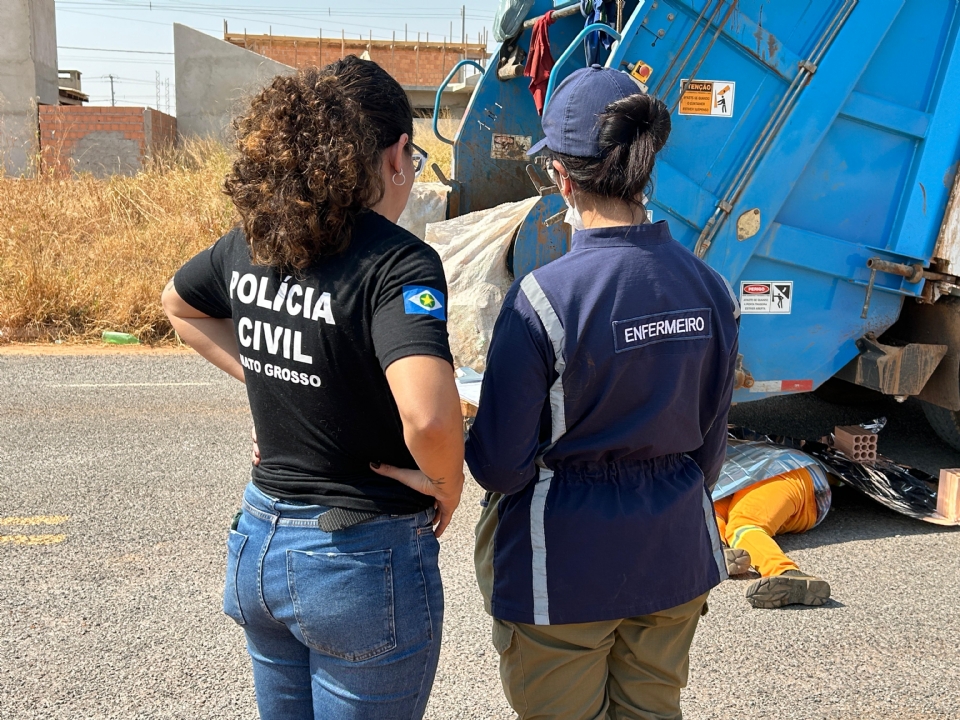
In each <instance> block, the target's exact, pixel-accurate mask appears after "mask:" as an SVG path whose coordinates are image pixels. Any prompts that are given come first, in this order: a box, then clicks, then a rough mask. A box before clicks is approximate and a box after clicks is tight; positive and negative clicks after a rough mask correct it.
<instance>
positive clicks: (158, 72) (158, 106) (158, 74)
mask: <svg viewBox="0 0 960 720" xmlns="http://www.w3.org/2000/svg"><path fill="white" fill-rule="evenodd" d="M156 107H157V110H159V109H160V71H159V70H157V106H156Z"/></svg>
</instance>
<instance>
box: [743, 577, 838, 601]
mask: <svg viewBox="0 0 960 720" xmlns="http://www.w3.org/2000/svg"><path fill="white" fill-rule="evenodd" d="M829 597H830V585H829V583H827V581H826V580H821V579H820V578H818V577H814V576H813V575H807V574H806V573H803V572H800V571H799V570H787V571H786V572H785V573H783V574H782V575H774V576H773V577H764V578H760V579H759V580H755V581H754V582H752V583H750V587H748V588H747V601H748V602H749V603H750V604H751V605H753V606H754V607H755V608H764V609H772V608H779V607H783V606H784V605H823V604H824V603H825V602H826V601H827V598H829Z"/></svg>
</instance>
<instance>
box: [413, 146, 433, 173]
mask: <svg viewBox="0 0 960 720" xmlns="http://www.w3.org/2000/svg"><path fill="white" fill-rule="evenodd" d="M410 147H412V148H413V155H412V157H413V176H414V177H415V178H418V177H420V173H422V172H423V171H424V170H425V169H426V167H427V161H428V160H429V159H430V155H429V154H428V153H427V151H426V150H424V149H423V148H422V147H420V146H419V145H416V144H415V143H414V142H413V141H412V140H411V141H410Z"/></svg>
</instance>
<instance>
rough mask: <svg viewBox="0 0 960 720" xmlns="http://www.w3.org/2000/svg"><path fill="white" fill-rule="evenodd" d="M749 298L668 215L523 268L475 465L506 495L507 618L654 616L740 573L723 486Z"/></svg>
mask: <svg viewBox="0 0 960 720" xmlns="http://www.w3.org/2000/svg"><path fill="white" fill-rule="evenodd" d="M738 317H739V307H738V305H737V301H736V298H735V297H734V295H733V293H732V291H731V290H730V286H729V285H728V284H727V282H726V281H725V280H724V279H723V278H722V277H721V276H720V275H719V274H718V273H717V272H715V271H714V270H713V269H711V268H710V267H709V266H707V265H706V264H705V263H704V262H702V261H701V260H699V259H698V258H697V257H695V256H694V255H693V254H692V253H691V252H690V251H689V250H687V249H686V248H684V247H683V246H682V245H680V244H679V243H678V242H676V241H675V240H674V239H673V238H672V237H671V236H670V231H669V228H668V226H667V224H666V223H665V222H658V223H655V224H652V225H639V226H633V227H618V228H605V229H597V230H585V231H581V232H577V233H576V234H575V235H574V237H573V243H572V248H571V251H570V252H569V253H568V254H567V255H565V256H564V257H562V258H560V259H559V260H556V261H554V262H552V263H550V264H549V265H546V266H544V267H542V268H539V269H538V270H536V271H534V272H533V273H531V274H530V275H527V276H525V277H524V278H522V279H521V280H519V281H517V282H516V283H515V284H514V286H513V287H512V288H511V290H510V292H509V293H508V294H507V296H506V298H505V300H504V303H503V308H502V310H501V313H500V316H499V319H498V320H497V324H496V327H495V330H494V333H493V339H492V342H491V345H490V350H489V354H488V358H487V367H486V373H485V375H484V379H483V386H482V391H481V397H480V408H479V412H478V414H477V418H476V421H475V424H474V426H473V428H472V430H471V432H470V436H469V439H468V443H467V463H468V464H469V467H470V470H471V472H472V473H473V476H474V477H475V478H476V480H477V482H479V483H480V485H482V486H483V487H484V488H486V489H487V490H489V491H492V492H493V493H499V494H502V495H503V497H497V496H494V501H495V502H496V503H497V510H496V511H497V525H496V531H495V534H494V550H493V586H492V597H491V598H488V599H489V600H490V605H491V609H492V612H493V615H494V616H495V617H497V618H500V619H502V620H508V621H513V622H523V623H537V624H563V623H579V622H592V621H599V620H610V619H616V618H625V617H632V616H636V615H644V614H648V613H652V612H656V611H659V610H663V609H666V608H670V607H674V606H676V605H679V604H682V603H685V602H688V601H690V600H692V599H694V598H696V597H697V596H699V595H701V594H703V593H705V592H706V591H707V590H709V589H710V588H712V587H714V586H715V585H717V584H718V583H719V582H720V581H721V580H722V579H724V578H725V577H726V572H725V565H724V562H723V553H722V549H721V546H720V539H719V534H718V532H717V526H716V520H715V518H714V514H713V505H712V503H711V501H710V496H709V488H710V487H712V485H713V484H714V483H715V482H716V481H717V478H718V476H719V473H720V467H721V465H722V464H723V460H724V453H725V450H726V435H727V413H728V410H729V406H730V398H731V395H732V392H733V384H734V370H735V365H736V361H737V335H738Z"/></svg>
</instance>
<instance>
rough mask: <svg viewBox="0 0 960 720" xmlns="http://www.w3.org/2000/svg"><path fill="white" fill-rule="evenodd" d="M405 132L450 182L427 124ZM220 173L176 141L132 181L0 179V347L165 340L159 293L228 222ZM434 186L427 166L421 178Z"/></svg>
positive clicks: (168, 337) (204, 150) (223, 155)
mask: <svg viewBox="0 0 960 720" xmlns="http://www.w3.org/2000/svg"><path fill="white" fill-rule="evenodd" d="M416 123H417V127H416V131H415V132H416V142H417V144H418V145H421V146H422V147H423V149H424V150H426V151H427V152H428V153H429V155H430V162H429V165H430V166H432V165H433V163H437V164H438V165H439V166H440V167H441V169H442V171H443V172H444V173H447V174H448V175H449V172H450V158H451V147H450V146H449V145H445V144H444V143H441V142H440V141H439V140H437V139H436V138H435V137H434V135H433V131H432V129H431V127H430V121H428V120H417V121H416ZM441 126H442V127H443V130H444V132H445V134H446V135H447V136H448V137H449V136H451V135H452V134H453V133H454V132H455V131H456V122H455V121H452V120H442V121H441ZM229 164H230V156H229V153H228V151H227V150H226V149H224V148H223V147H221V146H220V145H218V144H215V143H211V142H186V143H184V144H182V145H181V146H180V147H179V148H178V149H177V150H175V151H172V152H171V153H169V154H167V155H166V156H164V157H161V158H158V159H156V160H154V161H153V162H152V163H151V164H150V165H149V167H147V168H146V169H144V170H143V171H142V172H140V173H138V174H137V175H136V176H134V177H121V176H115V177H112V178H109V179H104V180H98V179H96V178H93V177H91V176H89V175H87V176H79V177H73V178H62V177H57V176H55V175H52V174H43V175H40V176H39V177H36V178H32V179H23V178H4V177H0V343H4V342H24V341H26V342H33V341H54V340H59V341H62V342H77V341H79V342H84V341H91V340H96V339H99V337H100V334H101V333H102V332H103V331H104V330H118V331H121V332H129V333H133V334H134V335H136V336H138V337H139V338H140V340H141V342H144V343H148V344H158V343H164V342H170V341H172V340H173V338H174V336H173V331H172V329H171V327H170V324H169V323H168V321H167V318H166V316H164V314H163V310H162V309H161V307H160V292H161V291H162V289H163V287H164V285H165V284H166V282H167V280H169V279H170V277H171V276H172V275H173V273H174V272H175V271H176V270H177V268H179V267H180V265H182V264H183V263H184V261H186V260H187V259H188V258H190V257H191V256H193V255H194V254H195V253H197V252H198V251H200V250H202V249H203V248H205V247H207V246H208V245H210V244H211V243H212V242H213V241H215V240H216V239H217V238H218V237H220V236H221V235H222V234H223V233H225V232H226V231H227V230H228V229H229V228H230V227H231V226H232V225H233V224H234V223H235V222H236V220H237V218H236V215H235V212H234V210H233V208H232V206H231V205H230V201H229V200H228V199H227V198H226V197H225V196H224V195H223V194H222V192H221V186H222V182H223V177H224V175H225V174H226V172H227V169H228V167H229ZM436 179H437V178H436V176H435V174H434V172H433V170H432V168H431V167H428V169H427V170H426V171H425V172H424V173H423V175H421V177H420V181H421V182H430V181H435V180H436Z"/></svg>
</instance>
